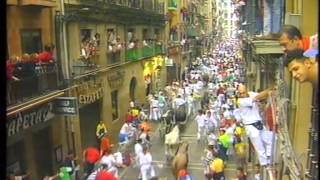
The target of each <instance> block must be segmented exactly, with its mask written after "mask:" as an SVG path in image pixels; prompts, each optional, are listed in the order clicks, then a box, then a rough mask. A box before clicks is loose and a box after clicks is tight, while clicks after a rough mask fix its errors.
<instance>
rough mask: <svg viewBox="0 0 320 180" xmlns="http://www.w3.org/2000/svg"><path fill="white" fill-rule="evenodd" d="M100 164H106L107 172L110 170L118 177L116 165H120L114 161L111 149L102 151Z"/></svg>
mask: <svg viewBox="0 0 320 180" xmlns="http://www.w3.org/2000/svg"><path fill="white" fill-rule="evenodd" d="M100 164H106V165H107V166H108V172H111V173H112V174H113V175H114V177H116V178H118V177H119V174H118V168H117V167H120V166H121V165H120V164H117V163H116V159H115V157H114V156H113V154H112V153H111V151H105V152H104V155H103V156H102V158H101V160H100Z"/></svg>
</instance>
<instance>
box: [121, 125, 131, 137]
mask: <svg viewBox="0 0 320 180" xmlns="http://www.w3.org/2000/svg"><path fill="white" fill-rule="evenodd" d="M129 133H130V126H129V124H128V123H124V124H123V125H122V127H121V129H120V134H129Z"/></svg>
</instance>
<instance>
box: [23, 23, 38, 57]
mask: <svg viewBox="0 0 320 180" xmlns="http://www.w3.org/2000/svg"><path fill="white" fill-rule="evenodd" d="M20 33H21V46H22V47H21V48H22V52H23V53H29V54H30V53H39V52H41V51H42V41H41V30H40V29H22V30H21V32H20Z"/></svg>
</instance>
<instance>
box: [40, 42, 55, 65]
mask: <svg viewBox="0 0 320 180" xmlns="http://www.w3.org/2000/svg"><path fill="white" fill-rule="evenodd" d="M38 60H39V62H40V63H53V62H54V58H53V46H52V44H47V45H45V46H44V51H43V52H42V53H40V54H39V56H38Z"/></svg>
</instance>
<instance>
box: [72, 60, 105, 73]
mask: <svg viewBox="0 0 320 180" xmlns="http://www.w3.org/2000/svg"><path fill="white" fill-rule="evenodd" d="M98 67H99V65H97V64H96V63H94V62H93V61H91V60H85V59H79V60H77V61H76V62H74V63H73V65H72V75H73V76H79V75H82V74H85V73H89V72H92V71H95V70H97V69H98Z"/></svg>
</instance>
